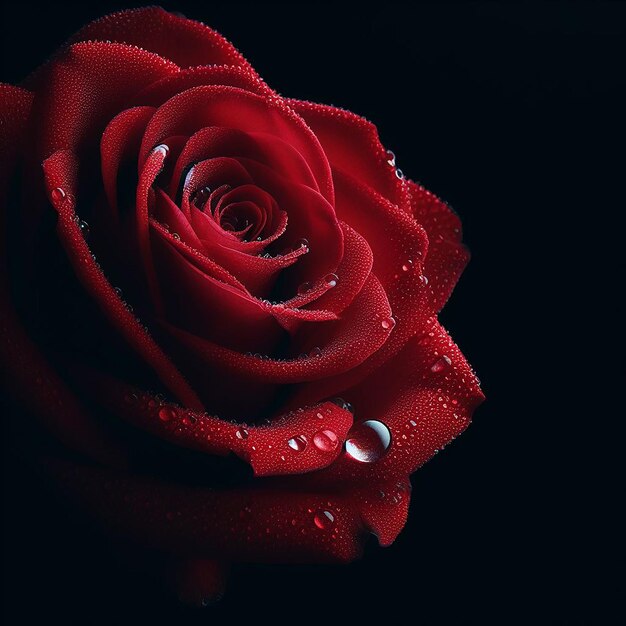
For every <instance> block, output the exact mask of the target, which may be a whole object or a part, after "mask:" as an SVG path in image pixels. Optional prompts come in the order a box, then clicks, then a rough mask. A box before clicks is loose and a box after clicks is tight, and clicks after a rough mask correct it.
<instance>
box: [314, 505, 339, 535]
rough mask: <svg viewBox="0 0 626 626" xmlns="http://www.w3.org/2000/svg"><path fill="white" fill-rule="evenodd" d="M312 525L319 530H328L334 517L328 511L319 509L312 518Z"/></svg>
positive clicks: (333, 521)
mask: <svg viewBox="0 0 626 626" xmlns="http://www.w3.org/2000/svg"><path fill="white" fill-rule="evenodd" d="M313 523H314V524H315V525H316V526H317V527H318V528H319V529H320V530H328V529H329V528H330V527H331V526H332V525H333V524H334V523H335V516H334V515H333V513H331V512H330V511H325V510H323V509H320V510H319V511H317V512H316V513H315V515H314V516H313Z"/></svg>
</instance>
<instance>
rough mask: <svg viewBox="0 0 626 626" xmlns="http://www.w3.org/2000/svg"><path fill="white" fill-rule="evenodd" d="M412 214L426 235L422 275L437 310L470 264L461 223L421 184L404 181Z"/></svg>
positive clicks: (450, 209) (448, 208) (449, 208)
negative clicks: (426, 279) (426, 249)
mask: <svg viewBox="0 0 626 626" xmlns="http://www.w3.org/2000/svg"><path fill="white" fill-rule="evenodd" d="M406 184H407V186H408V190H409V192H410V196H411V211H412V212H413V215H414V216H415V219H416V221H417V222H418V223H419V224H420V225H421V226H423V227H424V228H425V229H426V233H427V234H428V255H427V257H426V262H425V264H424V274H425V275H426V276H428V280H429V282H430V285H431V289H432V292H433V307H434V309H435V311H437V312H438V311H440V310H441V309H442V308H443V305H444V304H445V303H446V301H447V300H448V298H449V297H450V294H451V293H452V290H453V289H454V286H455V285H456V283H457V281H458V279H459V276H460V275H461V273H462V272H463V270H464V269H465V266H466V265H467V262H468V261H469V251H468V250H467V248H466V247H465V246H464V245H463V244H462V243H461V237H462V235H461V220H460V219H459V217H458V216H457V214H456V213H455V212H454V211H453V210H452V208H451V207H450V206H448V205H447V204H446V203H445V202H443V201H442V200H440V199H439V198H437V196H435V195H434V194H432V193H431V192H430V191H428V190H426V189H424V188H423V187H421V186H420V185H417V184H416V183H413V182H411V181H407V183H406Z"/></svg>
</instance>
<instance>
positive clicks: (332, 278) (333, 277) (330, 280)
mask: <svg viewBox="0 0 626 626" xmlns="http://www.w3.org/2000/svg"><path fill="white" fill-rule="evenodd" d="M338 281H339V276H337V274H327V275H326V276H325V277H324V282H325V283H326V284H327V285H328V286H329V287H336V286H337V282H338Z"/></svg>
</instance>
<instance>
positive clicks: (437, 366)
mask: <svg viewBox="0 0 626 626" xmlns="http://www.w3.org/2000/svg"><path fill="white" fill-rule="evenodd" d="M450 365H452V359H451V358H450V357H449V356H446V355H445V354H444V355H443V356H442V357H441V358H440V359H437V360H436V361H435V362H434V363H433V364H432V365H431V366H430V371H431V372H433V374H438V373H439V372H443V370H445V369H447V368H448V367H450Z"/></svg>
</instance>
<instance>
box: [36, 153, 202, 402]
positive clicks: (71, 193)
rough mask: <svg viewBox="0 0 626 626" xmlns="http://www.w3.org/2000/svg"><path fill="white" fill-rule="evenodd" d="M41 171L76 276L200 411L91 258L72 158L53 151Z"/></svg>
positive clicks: (174, 388) (158, 370) (193, 396)
mask: <svg viewBox="0 0 626 626" xmlns="http://www.w3.org/2000/svg"><path fill="white" fill-rule="evenodd" d="M43 168H44V174H45V177H46V186H47V189H48V194H49V196H50V200H51V203H52V206H53V207H54V208H55V209H56V211H57V213H58V223H57V233H58V235H59V240H60V242H61V245H62V246H63V248H64V249H65V252H66V253H67V256H68V259H69V261H70V263H71V264H72V266H73V268H74V271H75V272H76V276H77V277H78V279H79V280H80V282H81V283H82V284H83V286H84V287H85V289H86V290H87V291H88V293H89V294H90V295H91V297H92V298H93V299H94V300H95V301H96V302H97V303H98V304H99V305H100V306H101V308H102V310H103V312H104V314H105V315H106V316H107V318H108V319H109V320H110V322H111V323H112V324H113V325H114V326H115V327H116V328H117V330H118V331H119V332H120V334H121V335H122V336H123V337H124V338H125V339H126V340H127V341H128V343H129V344H130V345H131V346H132V347H133V348H134V349H135V350H136V351H137V352H138V353H139V354H140V355H141V356H142V357H143V358H144V359H145V360H146V362H147V363H148V364H149V365H150V366H151V367H152V368H153V369H154V370H155V372H156V373H157V375H158V376H159V379H160V380H161V382H163V384H164V385H165V386H166V387H167V388H168V389H170V391H172V393H173V394H174V395H175V396H176V397H177V398H178V399H180V401H181V402H183V403H184V404H185V405H186V406H189V407H192V408H194V409H196V410H202V409H203V406H202V403H201V402H200V400H199V399H198V397H197V395H196V394H195V392H194V391H193V390H192V389H191V387H190V386H189V385H188V383H187V382H186V381H185V379H184V378H183V377H182V376H181V374H180V373H179V372H178V371H177V370H176V368H175V367H174V365H172V363H171V362H170V361H169V359H168V358H167V356H166V355H165V354H164V353H163V351H162V350H161V348H159V346H158V345H157V344H156V343H155V342H154V340H153V339H152V338H151V337H150V335H149V334H148V332H147V331H146V330H145V329H144V327H143V326H142V325H141V323H140V322H139V321H138V320H137V319H136V318H135V316H134V315H133V314H132V313H131V312H130V311H129V310H128V308H127V307H126V305H125V304H124V302H123V301H122V300H121V298H120V296H119V295H118V294H117V292H116V291H115V289H114V288H113V286H112V285H111V284H110V283H109V281H108V280H107V278H106V277H105V275H104V274H103V272H102V270H101V269H100V268H99V266H98V265H97V263H96V262H95V260H94V259H93V258H92V256H91V252H90V250H89V247H88V246H87V243H86V242H85V239H84V238H83V234H82V232H81V229H80V226H79V224H78V221H77V216H76V213H75V212H74V205H75V202H76V196H75V194H76V175H77V169H78V165H77V161H76V158H75V156H74V155H73V154H72V153H71V152H69V151H61V152H56V153H55V154H54V155H52V156H51V157H49V158H48V159H46V161H44V163H43ZM58 190H61V191H58ZM53 192H55V193H53Z"/></svg>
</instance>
